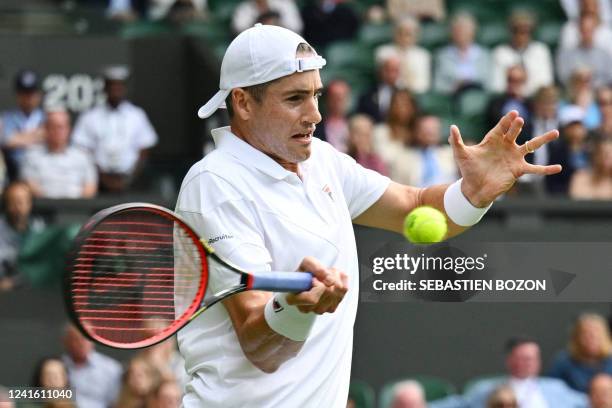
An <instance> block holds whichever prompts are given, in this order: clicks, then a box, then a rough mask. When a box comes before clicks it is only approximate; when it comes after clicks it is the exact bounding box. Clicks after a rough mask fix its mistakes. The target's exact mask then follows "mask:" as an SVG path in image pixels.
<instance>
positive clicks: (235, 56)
mask: <svg viewBox="0 0 612 408" xmlns="http://www.w3.org/2000/svg"><path fill="white" fill-rule="evenodd" d="M301 43H307V42H306V40H304V39H303V38H302V37H301V36H299V35H298V34H296V33H294V32H293V31H290V30H287V29H286V28H282V27H278V26H273V25H262V24H255V26H254V27H251V28H249V29H248V30H245V31H243V32H242V33H240V34H239V35H238V36H237V37H236V38H234V41H232V42H231V44H230V45H229V47H227V50H226V51H225V55H224V56H223V62H222V63H221V79H220V80H219V92H217V93H216V94H215V95H214V96H213V97H212V98H210V100H209V101H208V102H206V105H204V106H202V107H201V108H200V109H199V110H198V116H199V117H200V118H207V117H209V116H210V115H212V114H213V113H215V111H216V110H217V109H219V108H225V99H226V98H227V96H228V95H229V93H230V92H231V91H232V89H234V88H242V87H247V86H252V85H259V84H263V83H265V82H268V81H272V80H275V79H278V78H282V77H284V76H287V75H291V74H293V73H295V72H303V71H310V70H313V69H321V68H322V67H323V66H324V65H325V63H326V61H325V59H324V58H322V57H321V56H319V55H314V56H308V57H304V58H297V57H296V51H297V47H298V45H299V44H301Z"/></svg>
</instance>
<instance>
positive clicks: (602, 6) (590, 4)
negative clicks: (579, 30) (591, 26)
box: [561, 0, 612, 24]
mask: <svg viewBox="0 0 612 408" xmlns="http://www.w3.org/2000/svg"><path fill="white" fill-rule="evenodd" d="M561 7H562V8H563V11H564V12H565V15H566V17H567V19H568V20H570V21H575V20H578V18H579V17H580V12H581V11H582V12H588V13H595V14H599V16H600V18H601V22H602V23H604V24H609V23H611V22H612V5H611V4H610V3H609V2H608V1H607V0H561Z"/></svg>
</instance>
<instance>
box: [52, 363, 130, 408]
mask: <svg viewBox="0 0 612 408" xmlns="http://www.w3.org/2000/svg"><path fill="white" fill-rule="evenodd" d="M62 360H63V361H64V364H65V365H66V369H67V370H68V379H69V381H70V387H71V388H72V389H74V392H75V395H76V403H77V406H78V407H87V408H110V407H113V405H114V403H115V401H116V400H117V397H118V396H119V390H120V388H121V373H122V371H123V370H122V368H121V364H119V363H118V362H117V361H115V360H114V359H112V358H110V357H107V356H105V355H103V354H100V353H98V352H97V351H92V352H91V353H90V355H89V357H88V358H87V362H86V363H85V364H82V365H78V366H77V365H76V364H75V363H74V361H72V359H71V358H70V357H68V356H67V355H64V356H63V357H62Z"/></svg>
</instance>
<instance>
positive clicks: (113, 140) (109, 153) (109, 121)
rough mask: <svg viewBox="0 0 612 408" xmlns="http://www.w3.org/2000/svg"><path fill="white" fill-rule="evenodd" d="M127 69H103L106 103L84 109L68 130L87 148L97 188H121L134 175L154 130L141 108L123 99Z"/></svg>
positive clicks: (76, 142) (152, 140) (151, 143)
mask: <svg viewBox="0 0 612 408" xmlns="http://www.w3.org/2000/svg"><path fill="white" fill-rule="evenodd" d="M128 75H129V71H128V69H127V68H126V67H124V66H113V67H110V68H108V69H106V70H105V71H104V80H105V82H104V84H105V85H104V90H105V92H106V99H107V100H106V104H104V105H101V106H96V107H94V108H92V109H91V110H89V111H87V112H84V113H83V114H82V115H81V116H80V117H79V119H78V121H77V123H76V125H75V127H74V132H73V134H72V141H73V144H74V145H76V146H79V147H82V148H85V149H86V150H87V151H89V152H90V153H91V154H92V156H93V158H94V161H95V163H96V166H97V167H98V173H99V182H100V190H101V191H108V192H120V191H124V190H125V189H127V188H128V187H129V186H130V183H131V182H132V181H133V180H134V178H135V177H136V176H137V175H138V173H139V171H140V170H141V169H142V167H143V165H144V162H145V160H146V157H147V154H148V151H149V149H150V148H151V147H153V146H154V145H155V144H156V143H157V134H156V133H155V130H154V129H153V126H152V125H151V122H149V119H148V118H147V115H146V113H145V112H144V110H142V109H141V108H139V107H137V106H135V105H133V104H132V103H130V102H129V101H127V100H126V93H127V85H126V80H127V78H128Z"/></svg>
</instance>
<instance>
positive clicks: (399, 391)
mask: <svg viewBox="0 0 612 408" xmlns="http://www.w3.org/2000/svg"><path fill="white" fill-rule="evenodd" d="M426 406H427V402H426V401H425V390H423V387H422V386H421V384H419V383H418V382H417V381H413V380H408V381H402V382H400V383H398V384H395V386H394V387H393V400H392V401H391V408H425V407H426Z"/></svg>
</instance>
